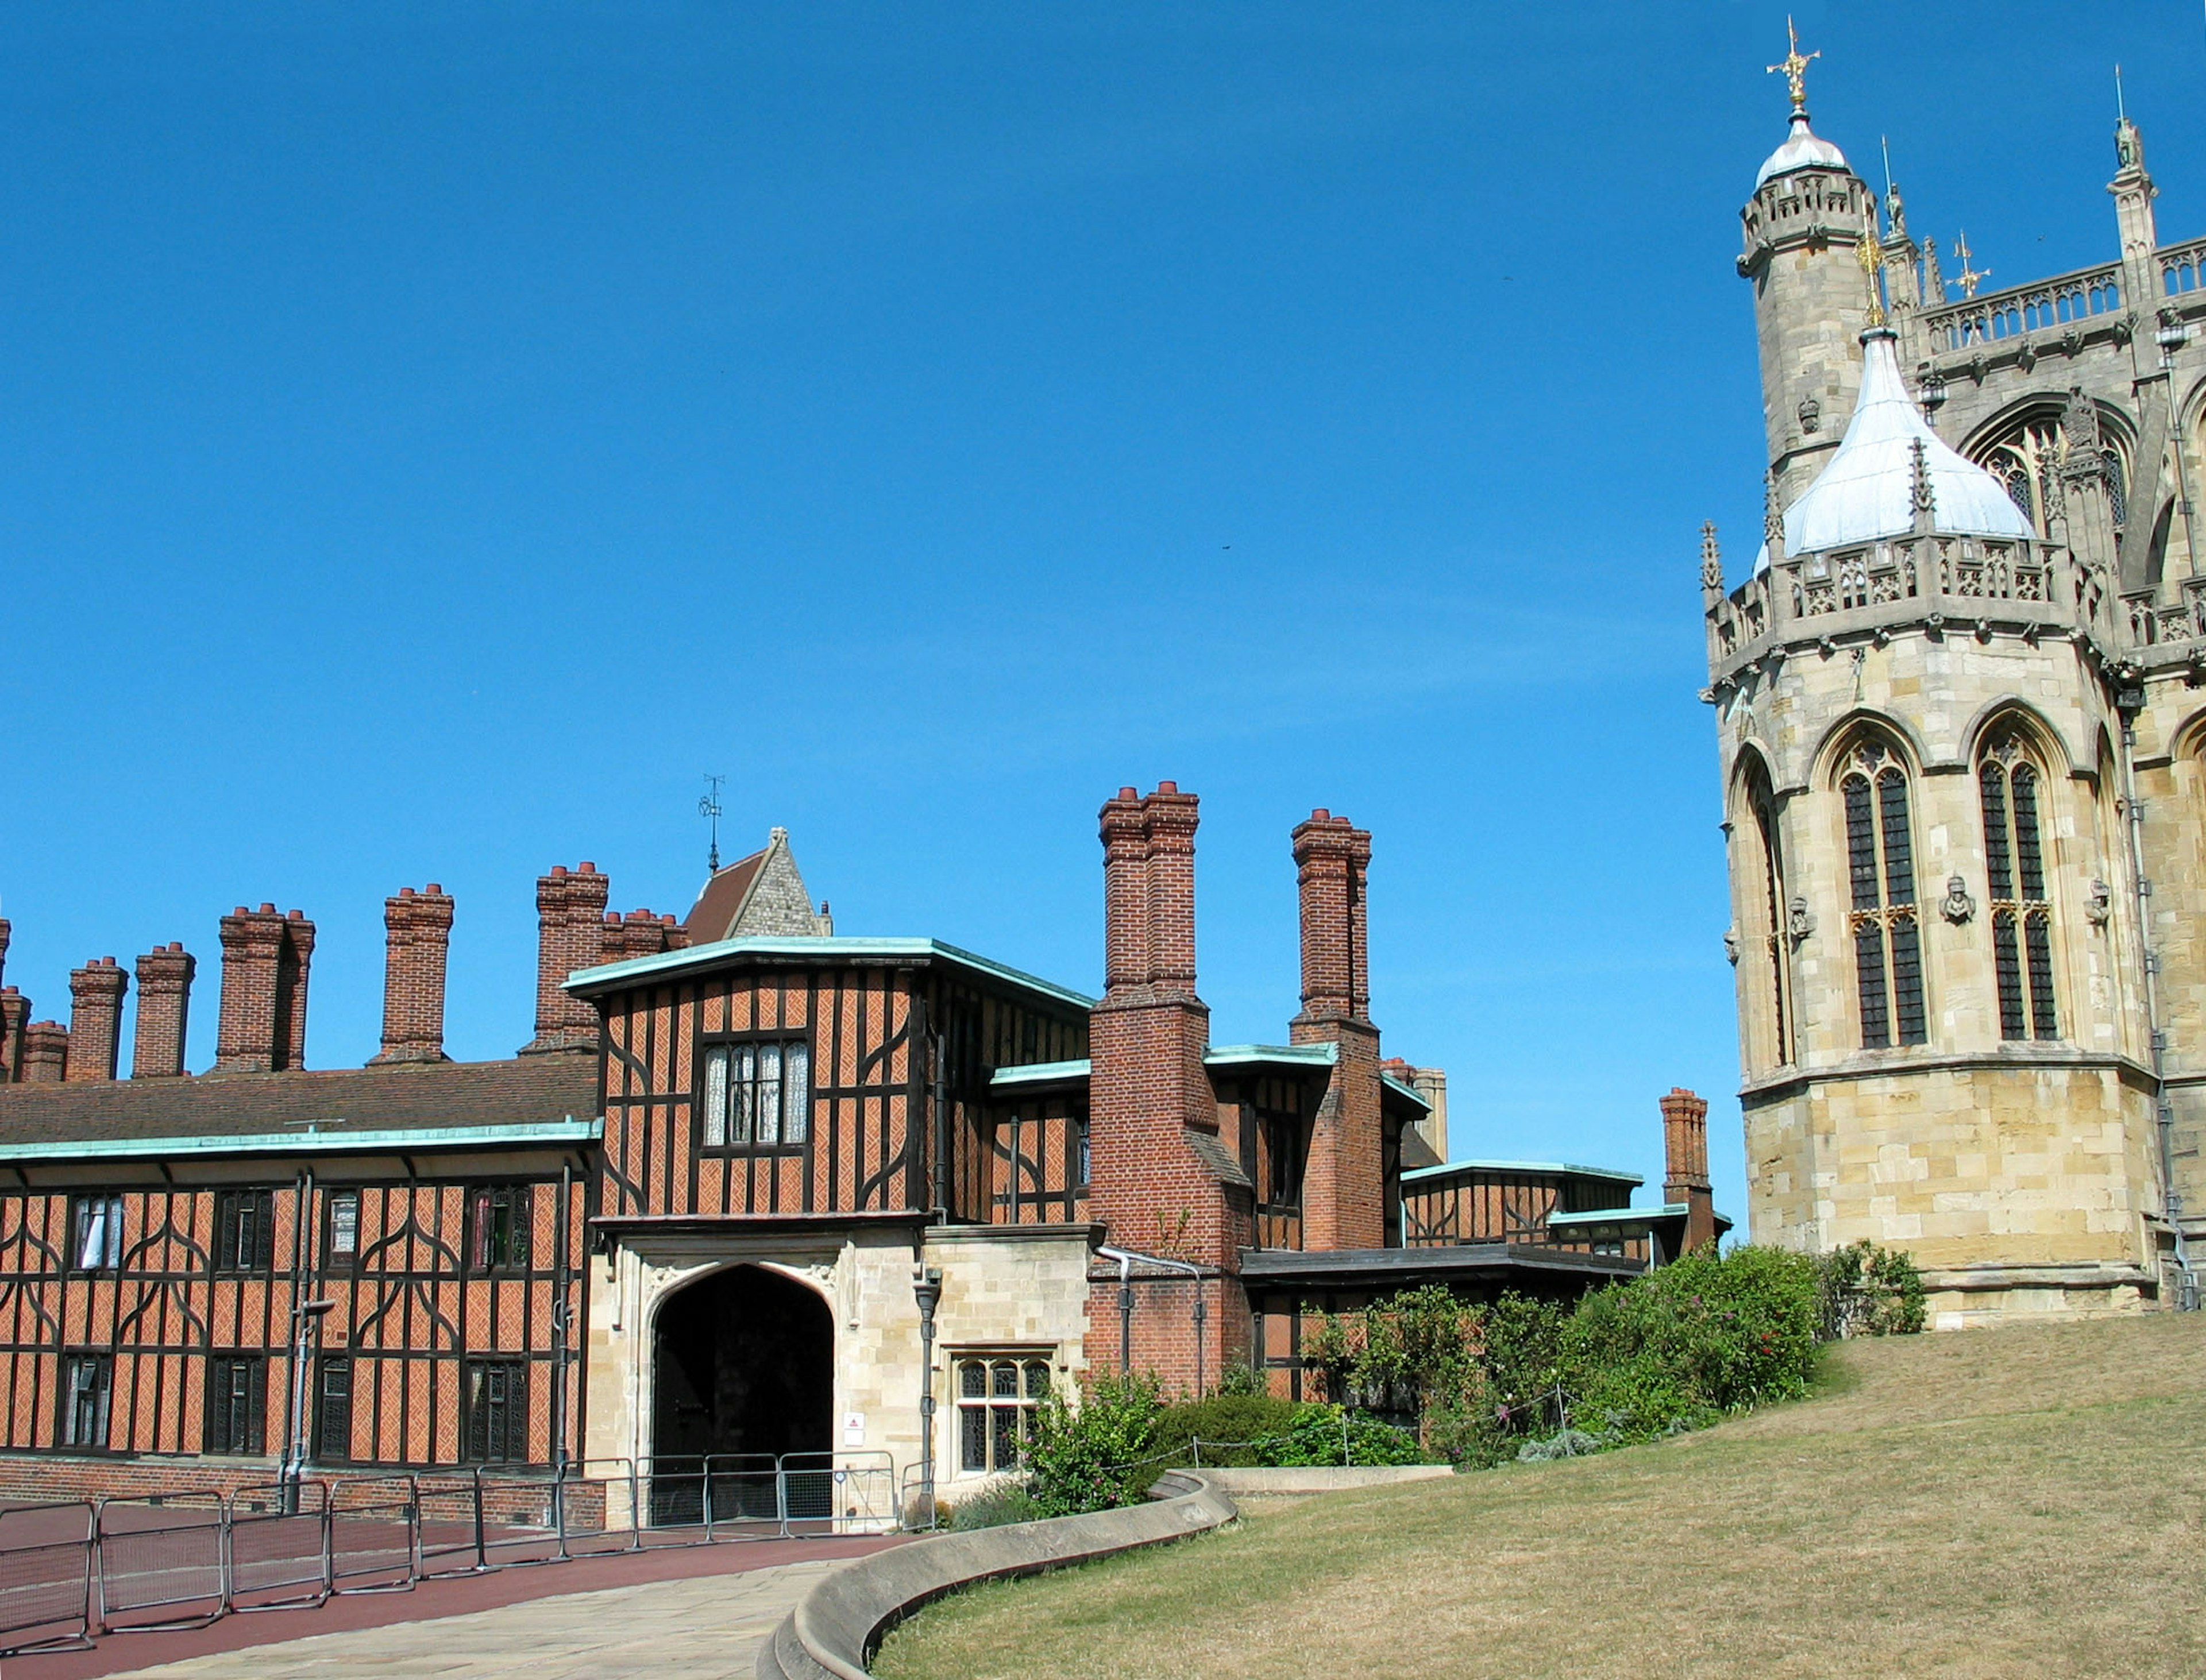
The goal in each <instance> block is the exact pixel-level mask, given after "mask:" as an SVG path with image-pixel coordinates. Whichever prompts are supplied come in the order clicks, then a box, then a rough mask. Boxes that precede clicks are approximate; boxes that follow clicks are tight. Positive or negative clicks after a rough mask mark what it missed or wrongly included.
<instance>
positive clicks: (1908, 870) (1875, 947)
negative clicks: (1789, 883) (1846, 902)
mask: <svg viewBox="0 0 2206 1680" xmlns="http://www.w3.org/2000/svg"><path fill="white" fill-rule="evenodd" d="M1839 792H1840V794H1841V795H1843V797H1844V799H1845V812H1846V862H1847V871H1848V874H1849V877H1850V879H1851V888H1852V898H1853V903H1852V909H1851V913H1850V914H1849V916H1848V918H1847V920H1848V921H1849V922H1850V923H1851V927H1852V932H1853V940H1854V976H1855V988H1856V994H1857V998H1858V999H1859V1004H1860V1010H1861V1035H1862V1043H1863V1046H1865V1047H1867V1048H1869V1049H1872V1050H1878V1049H1883V1048H1886V1047H1887V1046H1892V1045H1909V1044H1921V1043H1923V1041H1924V1040H1925V1039H1926V1038H1927V1037H1928V1030H1927V1028H1928V1021H1927V1016H1926V1013H1925V1010H1924V1008H1923V926H1922V917H1921V914H1920V913H1919V909H1918V907H1917V902H1916V896H1915V841H1914V830H1913V828H1912V826H1911V821H1910V816H1909V811H1908V800H1907V792H1908V789H1907V773H1906V771H1904V770H1903V769H1901V768H1900V766H1899V760H1898V759H1897V758H1895V757H1894V756H1893V753H1892V751H1891V749H1890V748H1887V747H1886V746H1885V745H1884V744H1883V743H1882V742H1874V741H1873V742H1865V743H1863V745H1862V746H1860V747H1857V748H1855V749H1854V752H1853V755H1852V757H1851V760H1849V761H1848V765H1847V768H1846V771H1845V775H1844V776H1843V777H1841V778H1840V780H1839Z"/></svg>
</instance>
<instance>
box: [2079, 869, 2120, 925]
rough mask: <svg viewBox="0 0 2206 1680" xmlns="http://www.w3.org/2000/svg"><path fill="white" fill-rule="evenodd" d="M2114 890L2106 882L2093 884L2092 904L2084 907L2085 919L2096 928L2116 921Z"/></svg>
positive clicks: (2097, 881)
mask: <svg viewBox="0 0 2206 1680" xmlns="http://www.w3.org/2000/svg"><path fill="white" fill-rule="evenodd" d="M2113 919H2114V889H2113V888H2112V887H2110V886H2108V885H2107V884H2106V883H2105V882H2104V881H2100V880H2094V881H2093V882H2092V883H2091V898H2090V903H2088V904H2086V905H2085V906H2084V920H2086V921H2088V922H2090V924H2091V926H2094V927H2104V926H2106V925H2107V924H2108V921H2110V920H2113Z"/></svg>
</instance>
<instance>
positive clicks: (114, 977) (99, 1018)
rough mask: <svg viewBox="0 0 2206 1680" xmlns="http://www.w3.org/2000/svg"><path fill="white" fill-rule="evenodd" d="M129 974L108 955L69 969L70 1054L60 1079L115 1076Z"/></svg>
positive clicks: (80, 1079) (119, 1053)
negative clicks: (123, 1005)
mask: <svg viewBox="0 0 2206 1680" xmlns="http://www.w3.org/2000/svg"><path fill="white" fill-rule="evenodd" d="M129 987H130V972H129V970H128V969H127V968H122V966H121V965H120V964H118V963H117V962H116V960H115V959H114V958H113V957H111V956H103V957H99V958H98V959H97V960H95V961H93V962H87V963H86V965H85V966H84V967H83V968H72V969H70V970H69V1064H68V1068H67V1070H66V1071H65V1072H64V1073H63V1078H65V1079H68V1080H71V1081H80V1082H88V1081H93V1080H107V1079H113V1078H114V1077H115V1071H116V1061H117V1058H118V1057H120V1055H121V1054H122V994H123V993H124V992H127V991H128V990H129Z"/></svg>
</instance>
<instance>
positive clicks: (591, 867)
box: [575, 858, 598, 875]
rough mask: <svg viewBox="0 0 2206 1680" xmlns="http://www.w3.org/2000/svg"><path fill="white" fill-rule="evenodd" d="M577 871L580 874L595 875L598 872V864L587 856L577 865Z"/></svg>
mask: <svg viewBox="0 0 2206 1680" xmlns="http://www.w3.org/2000/svg"><path fill="white" fill-rule="evenodd" d="M575 873H576V874H578V875H594V874H596V873H598V866H597V865H596V864H594V863H592V862H591V861H589V860H588V859H587V858H585V859H583V861H581V863H580V864H578V865H577V866H576V867H575Z"/></svg>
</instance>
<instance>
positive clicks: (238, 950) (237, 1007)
mask: <svg viewBox="0 0 2206 1680" xmlns="http://www.w3.org/2000/svg"><path fill="white" fill-rule="evenodd" d="M313 954H314V924H313V923H312V922H311V921H308V920H307V918H306V916H305V915H304V914H303V913H301V912H300V911H298V910H293V911H291V912H290V913H289V914H288V915H286V914H279V913H278V912H277V909H276V907H275V906H274V905H273V904H263V905H262V906H261V907H260V908H259V909H257V910H248V909H246V908H245V906H244V905H242V904H241V905H239V906H238V907H237V909H235V910H233V911H232V912H231V913H230V914H228V915H226V916H224V918H223V919H222V1006H221V1014H220V1016H219V1019H218V1023H217V1026H216V1030H215V1057H214V1069H213V1071H215V1072H216V1073H269V1072H271V1071H279V1070H282V1069H290V1068H298V1067H303V1066H304V1065H305V1064H306V1048H307V973H308V968H309V965H310V964H311V963H312V962H313Z"/></svg>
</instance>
